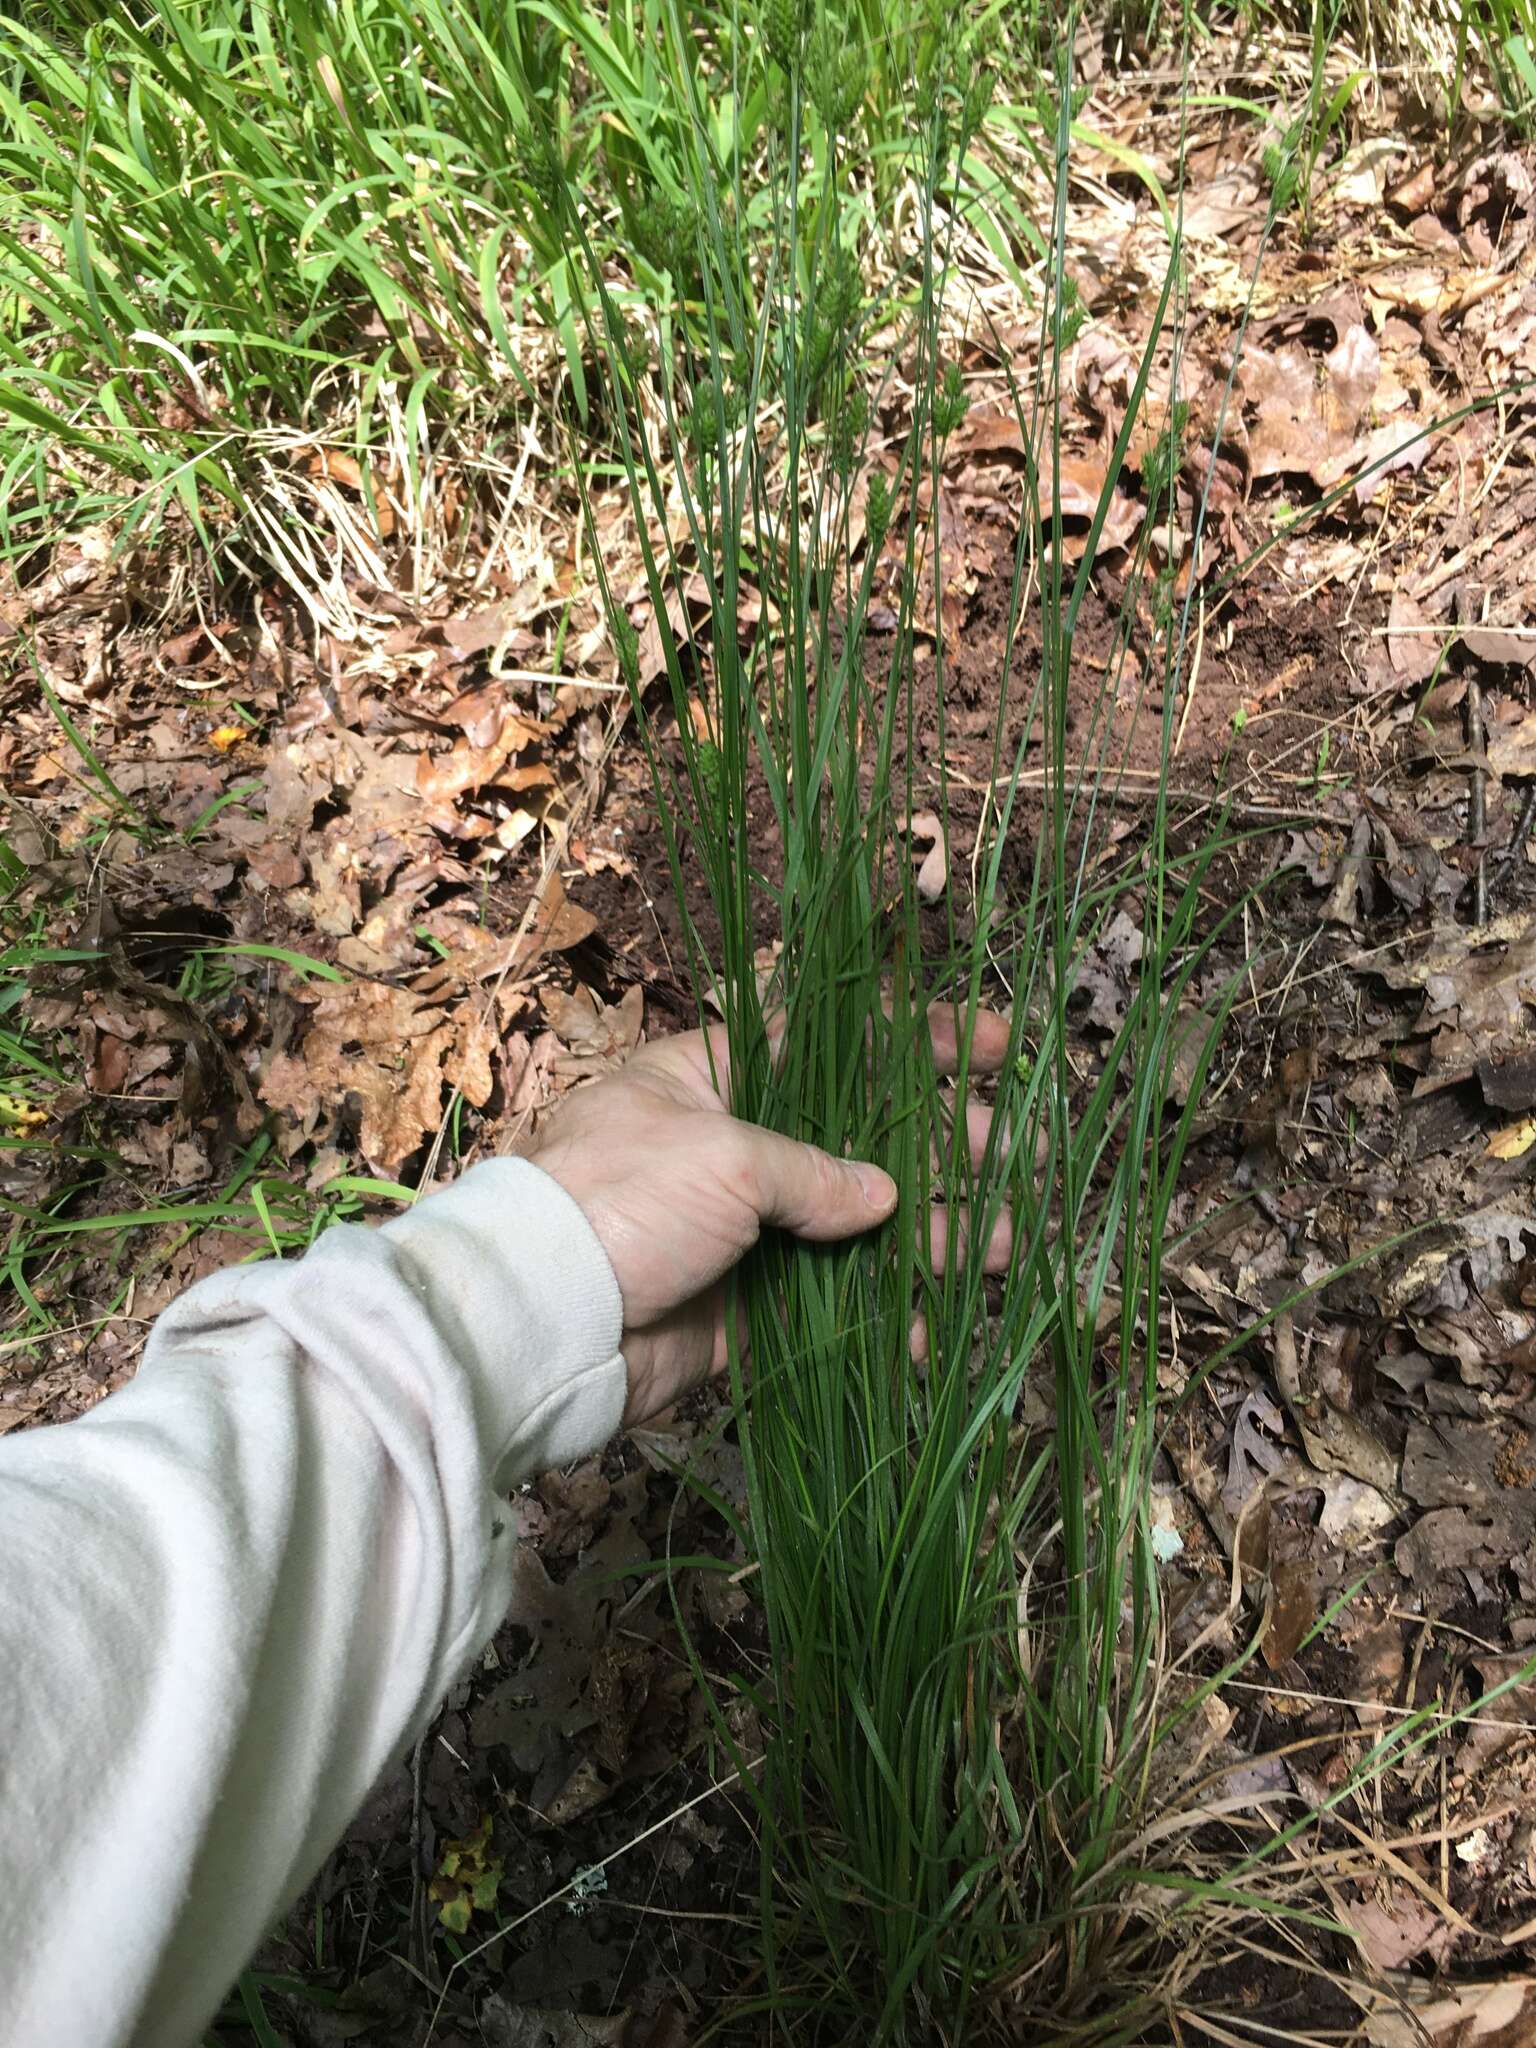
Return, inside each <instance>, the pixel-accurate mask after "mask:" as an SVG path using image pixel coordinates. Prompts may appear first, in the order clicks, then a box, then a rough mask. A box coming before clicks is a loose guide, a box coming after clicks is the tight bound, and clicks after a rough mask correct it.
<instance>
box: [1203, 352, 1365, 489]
mask: <svg viewBox="0 0 1536 2048" xmlns="http://www.w3.org/2000/svg"><path fill="white" fill-rule="evenodd" d="M1380 375H1381V351H1380V349H1379V348H1378V347H1377V346H1376V343H1375V342H1374V341H1373V340H1372V339H1371V337H1370V335H1369V334H1367V333H1366V331H1365V328H1364V327H1363V326H1362V325H1360V324H1359V323H1358V322H1357V323H1355V324H1354V325H1352V326H1348V327H1346V328H1345V329H1344V331H1343V332H1342V334H1340V336H1339V339H1338V342H1337V343H1336V345H1335V346H1334V347H1333V348H1332V349H1330V351H1329V352H1328V354H1327V355H1326V356H1325V357H1324V358H1323V360H1322V363H1321V365H1319V364H1318V363H1317V362H1315V361H1314V359H1313V358H1312V357H1311V356H1310V355H1309V354H1308V353H1307V351H1306V350H1305V349H1304V348H1302V347H1300V346H1299V345H1298V344H1297V343H1295V342H1286V343H1284V344H1283V345H1282V346H1281V347H1280V348H1278V349H1275V350H1273V351H1271V350H1268V349H1263V348H1258V347H1256V346H1253V345H1250V346H1249V347H1248V348H1247V349H1246V350H1245V351H1244V354H1243V356H1242V359H1241V361H1240V362H1239V364H1238V389H1239V391H1240V392H1241V394H1242V401H1243V408H1244V413H1245V415H1247V416H1249V418H1248V425H1247V429H1246V440H1247V456H1248V474H1249V475H1250V477H1252V478H1254V479H1257V478H1259V477H1266V476H1283V475H1300V476H1309V477H1311V478H1312V480H1313V482H1314V483H1316V484H1318V485H1319V486H1320V487H1321V488H1322V489H1324V490H1326V489H1327V488H1328V487H1329V486H1330V485H1331V484H1336V483H1338V482H1339V481H1340V480H1341V479H1342V478H1343V477H1344V476H1346V475H1347V474H1348V472H1349V469H1350V467H1351V465H1352V463H1353V461H1354V455H1355V435H1356V433H1357V432H1358V431H1359V428H1360V424H1361V422H1362V420H1363V419H1364V417H1365V415H1366V412H1367V411H1368V409H1369V407H1370V403H1371V400H1372V398H1373V397H1374V396H1375V392H1376V385H1377V382H1378V380H1379V378H1380Z"/></svg>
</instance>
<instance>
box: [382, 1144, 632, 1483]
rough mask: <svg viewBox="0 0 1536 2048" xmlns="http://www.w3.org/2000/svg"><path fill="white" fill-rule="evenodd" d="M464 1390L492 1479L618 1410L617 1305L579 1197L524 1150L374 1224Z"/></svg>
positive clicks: (585, 1449)
mask: <svg viewBox="0 0 1536 2048" xmlns="http://www.w3.org/2000/svg"><path fill="white" fill-rule="evenodd" d="M382 1235H383V1236H385V1237H386V1238H388V1239H389V1241H390V1244H391V1247H392V1249H393V1251H394V1254H395V1257H396V1258H397V1259H398V1260H399V1262H400V1269H401V1270H402V1272H403V1273H404V1275H405V1278H406V1281H407V1284H408V1285H409V1286H410V1287H411V1289H412V1291H413V1292H414V1293H415V1294H416V1296H417V1297H418V1299H419V1300H420V1301H421V1303H422V1306H423V1308H424V1309H425V1310H426V1313H427V1315H428V1316H429V1317H430V1318H431V1320H432V1322H433V1324H434V1325H435V1326H436V1328H437V1329H439V1330H440V1331H441V1332H442V1334H443V1337H444V1339H445V1341H446V1342H447V1344H448V1345H449V1347H450V1349H451V1350H452V1352H453V1354H454V1356H455V1357H456V1358H458V1359H460V1360H462V1361H463V1364H464V1368H465V1371H466V1372H467V1373H468V1374H469V1376H470V1380H471V1385H472V1389H473V1398H474V1404H475V1416H476V1422H477V1426H478V1428H479V1431H480V1439H481V1442H482V1444H483V1445H484V1447H485V1453H486V1465H487V1468H488V1470H489V1472H490V1474H491V1479H492V1484H493V1485H494V1486H495V1487H497V1489H498V1490H505V1489H507V1488H508V1487H511V1486H515V1485H517V1484H519V1483H520V1482H521V1481H522V1480H524V1479H528V1478H531V1477H532V1476H533V1475H534V1474H535V1473H537V1472H546V1471H548V1470H549V1469H550V1468H551V1467H552V1466H557V1465H566V1464H569V1463H570V1462H571V1461H572V1459H574V1458H579V1457H584V1456H586V1455H587V1454H588V1453H589V1452H591V1451H594V1450H596V1449H598V1448H599V1447H600V1446H601V1445H602V1444H604V1443H606V1442H607V1440H608V1439H609V1437H610V1436H612V1435H613V1433H614V1431H615V1430H616V1429H617V1428H618V1426H619V1423H620V1421H621V1419H622V1417H623V1413H624V1399H625V1394H626V1391H627V1374H626V1371H625V1366H624V1359H623V1356H622V1354H621V1352H620V1350H619V1342H620V1338H621V1336H622V1334H623V1328H624V1304H623V1301H622V1298H621V1297H620V1294H619V1285H618V1282H617V1280H615V1278H614V1276H613V1268H612V1267H611V1266H610V1265H609V1263H608V1257H607V1254H606V1253H605V1252H604V1250H603V1248H602V1246H601V1245H600V1244H599V1242H598V1240H597V1236H596V1233H595V1232H594V1231H593V1229H592V1226H591V1224H590V1223H588V1221H587V1219H586V1217H585V1216H584V1215H583V1214H582V1211H581V1209H580V1207H579V1206H578V1204H577V1203H576V1202H575V1201H573V1200H572V1198H571V1197H570V1196H569V1195H568V1194H567V1193H566V1191H565V1189H564V1188H562V1187H561V1186H560V1185H559V1183H558V1182H557V1181H554V1180H552V1179H551V1178H550V1176H549V1175H548V1174H547V1173H544V1172H543V1171H542V1170H541V1169H540V1168H539V1167H537V1166H535V1165H533V1164H532V1163H531V1161H529V1160H526V1159H488V1160H485V1161H484V1162H483V1163H482V1164H481V1165H479V1166H475V1167H472V1168H471V1169H470V1171H469V1172H468V1173H466V1174H465V1175H464V1176H463V1178H462V1179H461V1180H458V1181H456V1182H455V1183H454V1185H453V1186H452V1187H449V1188H444V1189H443V1190H441V1191H440V1192H439V1193H437V1194H434V1195H432V1196H430V1197H429V1198H428V1199H427V1200H425V1201H423V1202H422V1203H421V1204H420V1205H419V1206H418V1207H417V1208H415V1209H412V1210H410V1211H409V1212H408V1213H407V1214H406V1215H404V1216H399V1217H396V1218H395V1219H394V1221H393V1222H390V1223H387V1224H385V1225H384V1227H383V1232H382Z"/></svg>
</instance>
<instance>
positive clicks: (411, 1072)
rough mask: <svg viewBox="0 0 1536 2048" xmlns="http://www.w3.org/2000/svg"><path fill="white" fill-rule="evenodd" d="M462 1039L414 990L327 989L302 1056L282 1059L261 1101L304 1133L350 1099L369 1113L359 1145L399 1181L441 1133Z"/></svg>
mask: <svg viewBox="0 0 1536 2048" xmlns="http://www.w3.org/2000/svg"><path fill="white" fill-rule="evenodd" d="M457 1037H458V1033H457V1031H456V1030H455V1027H454V1026H453V1025H452V1024H451V1023H450V1022H449V1021H448V1019H447V1018H446V1017H445V1016H444V1014H443V1012H442V1011H441V1010H439V1009H436V1008H434V1007H433V1006H432V1005H430V1004H427V1003H423V1002H422V1001H421V1000H420V998H419V997H417V996H414V995H412V994H411V992H410V990H409V989H403V988H390V987H387V986H386V985H385V984H384V983H382V982H376V981H356V982H349V983H348V985H347V986H346V987H345V988H339V989H327V990H326V992H325V993H324V994H323V995H322V996H321V997H320V998H319V1001H318V1002H317V1004H316V1006H315V1014H314V1020H313V1022H312V1023H311V1025H310V1028H309V1030H308V1032H307V1033H306V1034H305V1038H304V1042H303V1045H302V1047H301V1049H300V1052H299V1054H298V1056H297V1057H295V1056H294V1055H293V1054H291V1053H280V1054H278V1056H277V1057H276V1058H275V1059H274V1060H273V1061H272V1062H271V1064H270V1065H269V1067H268V1068H267V1072H266V1074H265V1076H264V1077H263V1079H262V1084H261V1088H260V1091H259V1092H260V1095H261V1098H262V1100H263V1101H264V1102H266V1103H268V1104H270V1105H271V1107H272V1108H273V1109H280V1110H285V1111H287V1112H288V1114H289V1115H291V1116H294V1117H296V1118H297V1119H298V1120H299V1122H300V1126H301V1128H302V1129H303V1130H304V1132H305V1135H309V1134H310V1133H312V1132H313V1130H314V1129H315V1126H316V1122H317V1112H319V1113H321V1114H324V1113H325V1112H327V1111H330V1112H331V1113H332V1114H333V1115H334V1113H335V1112H337V1111H339V1110H340V1109H341V1108H342V1106H343V1105H344V1104H345V1103H346V1102H347V1101H348V1099H349V1098H355V1099H356V1100H357V1102H358V1103H359V1105H360V1107H361V1113H362V1123H361V1130H360V1133H359V1138H358V1142H359V1146H360V1148H361V1150H362V1153H363V1156H364V1158H365V1159H366V1160H367V1161H368V1163H369V1165H370V1166H371V1167H373V1168H375V1169H376V1170H377V1171H379V1172H381V1173H385V1174H392V1173H394V1172H396V1171H398V1169H399V1168H400V1166H401V1165H403V1163H404V1162H405V1161H406V1160H407V1159H409V1158H410V1156H411V1154H412V1153H413V1152H414V1151H416V1150H417V1148H418V1147H419V1146H420V1144H421V1142H422V1140H423V1139H424V1138H425V1137H426V1135H427V1133H428V1132H429V1131H431V1130H434V1129H435V1128H436V1126H437V1121H438V1117H439V1115H440V1113H441V1109H442V1100H443V1081H444V1072H443V1067H444V1062H445V1060H446V1059H447V1058H448V1057H449V1055H450V1054H451V1053H452V1051H453V1050H454V1047H455V1043H456V1040H457Z"/></svg>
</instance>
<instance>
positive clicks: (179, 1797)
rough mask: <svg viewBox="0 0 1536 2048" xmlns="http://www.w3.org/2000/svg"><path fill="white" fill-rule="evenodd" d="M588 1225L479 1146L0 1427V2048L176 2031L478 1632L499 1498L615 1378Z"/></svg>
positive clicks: (196, 2023) (340, 1825)
mask: <svg viewBox="0 0 1536 2048" xmlns="http://www.w3.org/2000/svg"><path fill="white" fill-rule="evenodd" d="M621 1326H622V1305H621V1302H620V1298H619V1291H618V1286H617V1283H616V1282H615V1280H614V1277H613V1273H612V1270H611V1268H610V1267H609V1264H608V1261H607V1259H606V1257H605V1256H604V1253H603V1251H602V1248H601V1246H600V1245H599V1244H598V1241H597V1239H596V1237H595V1236H594V1235H593V1233H592V1230H591V1228H590V1226H589V1225H588V1223H587V1221H586V1219H585V1217H584V1216H583V1215H582V1213H581V1211H580V1210H579V1209H578V1208H577V1206H576V1204H575V1203H574V1202H573V1201H572V1200H571V1198H570V1197H569V1196H568V1195H567V1194H566V1193H565V1192H564V1190H563V1189H561V1188H560V1187H558V1186H557V1185H556V1183H555V1182H554V1181H552V1180H551V1179H549V1177H548V1176H547V1175H546V1174H544V1173H542V1172H540V1171H539V1169H538V1168H537V1167H535V1166H532V1165H530V1164H528V1163H527V1162H526V1161H521V1160H492V1161H489V1162H487V1163H486V1164H484V1165H482V1166H477V1167H475V1168H474V1169H473V1170H472V1171H471V1172H469V1173H468V1174H466V1175H465V1176H464V1178H463V1179H462V1180H461V1181H460V1182H459V1183H458V1184H457V1185H456V1186H454V1187H452V1188H450V1189H447V1190H445V1191H444V1192H443V1193H441V1194H436V1195H433V1196H431V1197H430V1198H429V1199H427V1200H426V1201H423V1202H422V1203H421V1204H420V1205H419V1206H418V1207H417V1208H415V1209H413V1210H412V1211H411V1212H410V1213H409V1214H408V1215H405V1216H402V1217H400V1218H399V1219H398V1220H396V1221H394V1222H392V1223H388V1224H386V1225H385V1226H384V1227H383V1228H382V1229H378V1230H364V1229H357V1228H336V1229H333V1230H331V1231H330V1232H329V1233H328V1234H327V1235H326V1236H325V1237H323V1238H322V1239H321V1240H320V1242H319V1243H318V1244H317V1245H316V1246H315V1247H314V1249H313V1250H312V1251H310V1252H309V1253H308V1254H307V1255H306V1256H305V1257H304V1258H302V1259H300V1260H298V1261H296V1262H294V1263H292V1264H277V1263H274V1264H271V1265H256V1266H243V1267H237V1268H235V1269H233V1270H231V1271H229V1272H224V1273H218V1274H215V1275H213V1276H211V1277H210V1278H208V1279H206V1280H203V1281H200V1282H199V1283H198V1285H197V1286H195V1287H193V1288H192V1289H191V1290H190V1291H189V1292H188V1293H187V1294H186V1295H184V1296H183V1297H182V1298H181V1300H180V1301H178V1302H177V1303H175V1305H174V1306H173V1307H172V1308H170V1309H169V1310H168V1311H167V1312H166V1313H165V1314H164V1315H163V1316H162V1317H161V1318H160V1320H159V1322H158V1324H157V1325H156V1327H155V1330H154V1332H153V1334H152V1336H151V1338H150V1341H149V1345H148V1348H147V1350H146V1352H145V1356H144V1362H143V1364H142V1366H141V1368H140V1370H139V1373H138V1376H137V1378H136V1379H135V1380H134V1381H133V1383H132V1384H131V1385H130V1386H128V1387H126V1388H124V1389H123V1390H122V1391H121V1392H120V1393H117V1394H113V1395H112V1396H111V1397H110V1398H109V1399H108V1400H106V1401H103V1402H102V1403H101V1405H100V1406H99V1407H98V1408H95V1409H93V1410H92V1411H91V1412H90V1413H89V1414H87V1415H85V1416H82V1417H80V1418H79V1419H78V1420H76V1421H73V1422H69V1423H65V1424H62V1425H60V1426H59V1427H57V1428H50V1429H38V1430H33V1431H31V1432H29V1433H23V1434H20V1435H17V1436H12V1437H7V1438H6V1439H4V1440H3V1441H0V2044H3V2048H116V2044H118V2043H133V2044H135V2048H138V2044H143V2048H185V2044H190V2043H195V2042H196V2041H198V2040H199V2039H200V2038H201V2036H202V2033H203V2031H204V2029H205V2028H206V2026H207V2024H208V2022H209V2020H210V2018H211V2017H212V2015H213V2013H214V2012H215V2011H216V2009H217V2007H218V2005H219V2003H220V2001H221V1999H222V1998H223V1996H224V1994H225V1993H226V1991H227V1990H228V1988H229V1986H230V1984H231V1983H232V1982H233V1980H234V1978H235V1977H236V1976H237V1975H238V1973H239V1971H240V1970H241V1969H242V1968H243V1967H244V1966H245V1964H246V1963H247V1962H248V1961H249V1959H250V1956H251V1955H252V1953H253V1952H254V1950H255V1949H256V1948H257V1946H258V1945H259V1944H260V1942H261V1941H262V1940H263V1938H264V1937H265V1935H266V1934H267V1932H268V1931H269V1929H270V1927H271V1926H272V1924H273V1923H274V1922H275V1920H276V1919H277V1918H278V1916H279V1914H280V1913H281V1911H282V1910H283V1908H284V1907H285V1906H287V1905H288V1904H289V1903H290V1902H291V1900H292V1899H293V1898H294V1897H295V1896H296V1895H297V1893H298V1892H299V1891H300V1890H302V1888H303V1886H304V1885H305V1883H306V1882H307V1881H308V1880H309V1878H310V1877H311V1876H313V1874H314V1872H315V1870H316V1869H317V1868H318V1867H319V1865H320V1863H321V1862H322V1861H323V1859H324V1857H325V1856H326V1854H327V1853H328V1852H329V1850H330V1849H331V1848H332V1846H333V1845H334V1844H335V1842H336V1841H337V1839H338V1838H339V1837H340V1835H341V1834H342V1832H343V1831H344V1829H345V1828H346V1826H347V1823H348V1822H349V1821H350V1820H351V1818H352V1816H353V1814H354V1813H355V1812H356V1810H357V1808H358V1807H359V1805H360V1804H361V1803H362V1801H363V1799H364V1797H365V1795H366V1794H367V1792H368V1790H369V1788H370V1787H371V1785H372V1784H373V1782H374V1780H375V1779H376V1778H377V1777H378V1775H379V1773H380V1772H381V1771H382V1769H383V1768H384V1766H385V1765H386V1764H387V1763H388V1762H389V1761H390V1760H391V1759H392V1758H393V1757H395V1756H397V1755H398V1754H400V1753H401V1751H402V1749H403V1746H404V1745H405V1744H406V1743H407V1742H409V1741H410V1739H411V1738H412V1737H413V1736H414V1735H415V1734H416V1733H417V1732H418V1731H419V1729H420V1728H421V1727H422V1726H423V1725H424V1723H425V1721H426V1719H427V1717H428V1716H429V1715H430V1713H431V1712H432V1710H433V1708H434V1707H435V1706H436V1704H437V1702H438V1701H439V1700H440V1699H441V1697H442V1695H443V1694H444V1693H445V1692H446V1691H447V1689H448V1688H449V1686H450V1685H451V1684H452V1683H453V1682H454V1680H455V1679H456V1678H457V1677H458V1676H459V1674H460V1672H461V1671H462V1669H463V1667H464V1666H465V1665H466V1663H467V1662H468V1661H469V1660H470V1659H471V1658H472V1657H473V1656H474V1654H475V1652H476V1651H477V1650H479V1649H480V1648H481V1646H482V1645H483V1644H484V1643H485V1641H486V1640H487V1639H488V1638H489V1636H490V1635H491V1634H492V1633H493V1632H494V1630H495V1629H496V1627H497V1626H498V1624H499V1623H500V1621H501V1619H502V1617H503V1614H504V1612H505V1610H506V1606H507V1601H508V1596H509V1586H510V1570H511V1559H512V1548H513V1536H512V1533H511V1528H510V1522H509V1517H508V1515H507V1513H506V1510H505V1507H504V1504H503V1502H502V1500H501V1499H500V1496H501V1495H502V1494H503V1493H504V1492H505V1491H506V1490H507V1489H509V1488H510V1487H512V1486H513V1485H515V1484H516V1483H517V1482H518V1481H520V1480H522V1479H525V1478H527V1477H528V1476H530V1475H531V1474H533V1473H536V1472H540V1471H544V1470H546V1469H548V1468H549V1467H550V1466H554V1465H559V1464H563V1463H565V1462H567V1461H568V1460H569V1459H571V1458H573V1457H576V1456H578V1455H580V1454H582V1453H584V1452H586V1451H589V1450H592V1449H593V1448H595V1447H596V1446H597V1445H599V1444H601V1443H602V1442H603V1441H604V1440H605V1439H606V1438H607V1437H608V1436H609V1435H611V1434H612V1432H613V1430H614V1429H615V1428H616V1427H617V1426H618V1422H619V1418H620V1415H621V1413H622V1410H623V1405H624V1394H625V1371H624V1363H623V1360H622V1358H621V1356H620V1353H619V1338H620V1332H621Z"/></svg>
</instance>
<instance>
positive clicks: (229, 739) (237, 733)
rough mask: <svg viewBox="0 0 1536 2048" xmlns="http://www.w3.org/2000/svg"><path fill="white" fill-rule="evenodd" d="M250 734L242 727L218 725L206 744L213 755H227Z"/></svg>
mask: <svg viewBox="0 0 1536 2048" xmlns="http://www.w3.org/2000/svg"><path fill="white" fill-rule="evenodd" d="M250 736H251V735H250V733H249V732H248V731H247V729H246V728H245V727H244V726H243V725H220V726H216V727H215V728H214V730H213V731H212V732H211V733H209V735H208V744H209V746H210V747H212V748H213V749H214V751H215V753H219V754H229V753H232V752H233V751H234V749H235V748H236V747H238V746H239V744H240V742H241V741H242V740H248V739H249V738H250Z"/></svg>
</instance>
